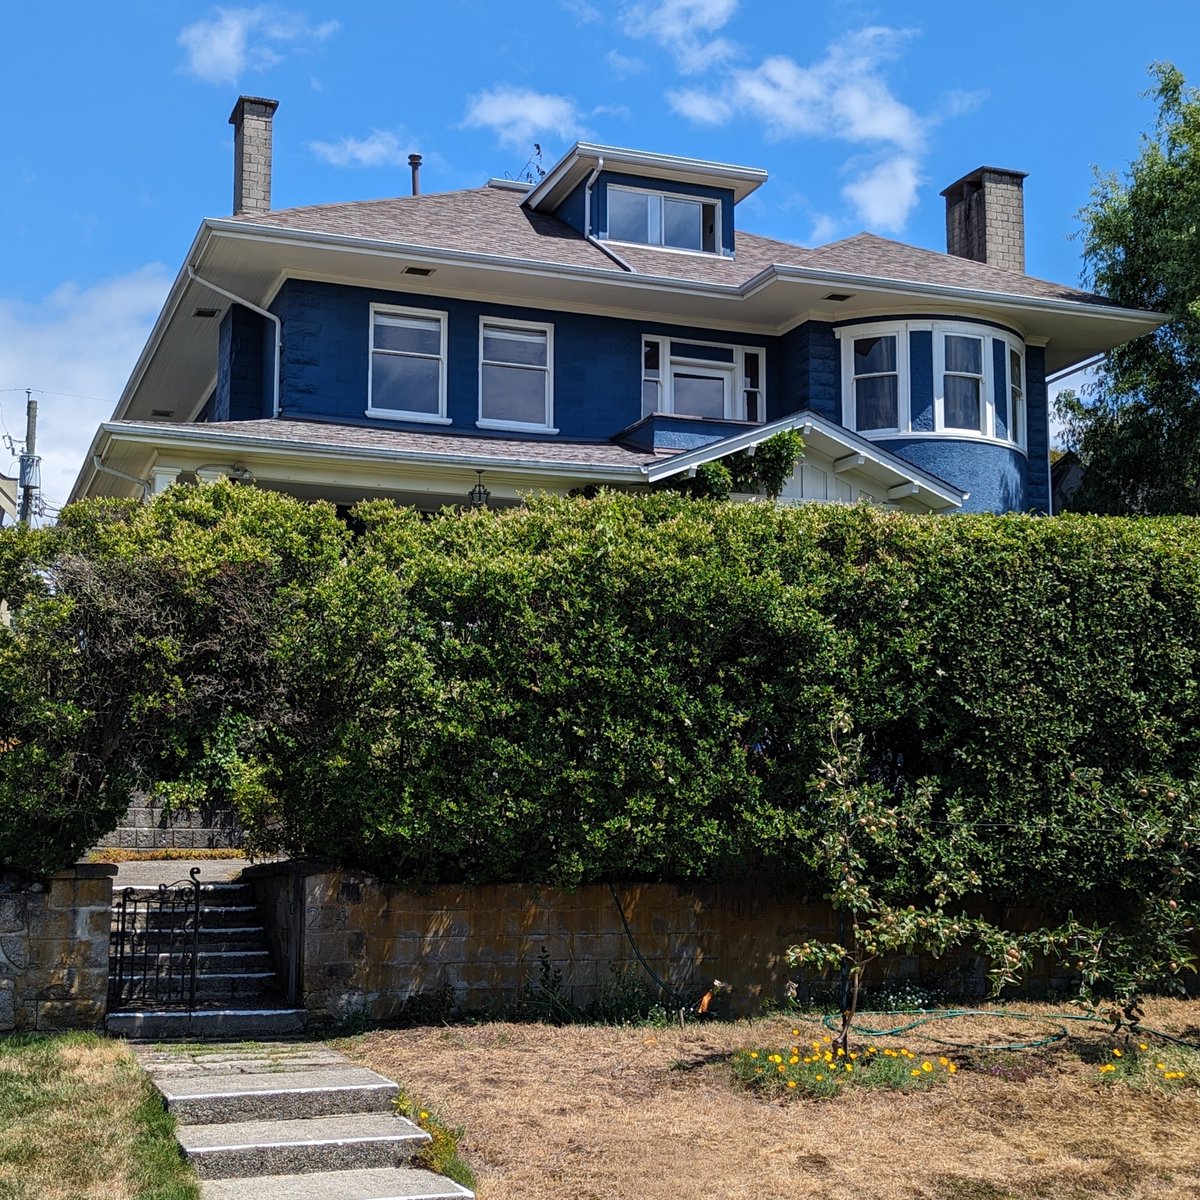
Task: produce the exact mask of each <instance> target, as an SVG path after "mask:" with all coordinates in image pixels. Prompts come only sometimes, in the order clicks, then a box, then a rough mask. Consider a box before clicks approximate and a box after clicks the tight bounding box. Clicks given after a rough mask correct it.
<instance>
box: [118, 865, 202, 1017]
mask: <svg viewBox="0 0 1200 1200" xmlns="http://www.w3.org/2000/svg"><path fill="white" fill-rule="evenodd" d="M188 874H189V876H190V879H181V880H179V881H178V882H176V883H172V884H165V883H160V884H159V885H158V889H157V891H154V892H139V891H138V890H137V889H135V888H125V889H124V890H123V891H122V892H121V896H120V899H119V900H117V902H116V904H115V905H114V906H113V934H112V937H113V947H112V949H113V955H112V957H113V960H114V963H113V968H112V972H111V975H110V982H109V996H108V1000H109V1006H110V1007H111V1008H120V1007H122V1006H124V1005H128V1004H130V1003H135V1002H137V1003H144V1002H150V1003H153V1004H155V1005H164V1006H165V1005H170V1006H173V1007H174V1006H178V1007H185V1008H187V1009H188V1010H189V1011H190V1010H191V1009H193V1008H195V1007H196V965H197V958H198V955H199V946H200V879H199V875H200V868H199V867H193V868H192V869H191V871H189V872H188Z"/></svg>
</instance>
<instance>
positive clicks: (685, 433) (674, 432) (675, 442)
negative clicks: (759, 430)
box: [618, 413, 753, 450]
mask: <svg viewBox="0 0 1200 1200" xmlns="http://www.w3.org/2000/svg"><path fill="white" fill-rule="evenodd" d="M751 428H753V426H752V425H751V424H750V423H749V422H747V421H711V420H707V419H705V418H703V417H677V416H675V415H674V414H673V413H655V414H654V415H653V416H649V417H646V418H645V419H643V420H641V421H639V422H638V423H637V424H636V425H634V426H633V427H632V428H630V429H626V430H623V431H622V433H621V436H620V438H619V439H618V441H620V443H621V444H622V445H623V446H632V447H636V448H638V449H642V450H695V449H696V448H697V447H698V446H707V445H709V444H711V443H712V442H719V441H721V440H722V439H723V438H727V437H733V435H734V434H735V433H740V432H741V431H742V430H743V429H751Z"/></svg>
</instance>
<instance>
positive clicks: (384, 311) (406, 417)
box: [366, 304, 452, 425]
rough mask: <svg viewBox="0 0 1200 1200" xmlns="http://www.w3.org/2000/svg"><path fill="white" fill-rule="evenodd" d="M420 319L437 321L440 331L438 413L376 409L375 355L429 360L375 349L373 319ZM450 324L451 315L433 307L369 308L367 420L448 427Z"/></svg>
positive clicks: (396, 306) (375, 306)
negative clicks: (377, 419) (448, 328)
mask: <svg viewBox="0 0 1200 1200" xmlns="http://www.w3.org/2000/svg"><path fill="white" fill-rule="evenodd" d="M377 315H378V316H388V317H419V318H421V319H422V320H436V321H437V322H438V325H439V326H440V328H441V340H440V343H439V349H438V355H437V361H438V367H439V370H438V410H437V413H436V414H435V413H424V412H411V411H409V410H408V409H403V408H376V407H375V355H376V354H395V355H397V356H400V357H404V358H422V359H431V358H433V355H431V354H410V353H407V352H406V351H402V350H376V349H375V317H376V316H377ZM449 324H450V314H449V313H447V312H444V311H442V310H441V309H436V308H404V307H402V306H401V305H398V304H372V305H370V319H369V323H368V325H367V412H366V415H367V416H368V417H380V418H382V419H384V420H388V421H422V422H425V423H426V424H429V425H449V424H451V423H452V422H451V420H450V418H449V417H448V416H447V415H446V375H447V362H446V345H447V337H448V334H447V327H448V326H449Z"/></svg>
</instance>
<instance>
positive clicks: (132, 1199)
mask: <svg viewBox="0 0 1200 1200" xmlns="http://www.w3.org/2000/svg"><path fill="white" fill-rule="evenodd" d="M199 1195H200V1188H199V1184H198V1183H197V1181H196V1177H195V1175H194V1174H193V1173H192V1171H191V1169H190V1168H189V1167H187V1166H186V1165H185V1164H184V1162H183V1159H182V1157H181V1156H180V1152H179V1147H178V1145H177V1143H176V1141H175V1122H174V1119H173V1118H172V1117H170V1116H168V1115H167V1113H166V1111H165V1110H164V1109H163V1106H162V1100H161V1098H160V1097H159V1095H158V1093H157V1092H156V1091H155V1090H154V1088H153V1087H152V1086H151V1084H150V1082H149V1080H148V1079H147V1077H146V1075H145V1074H144V1073H143V1072H142V1070H141V1068H140V1067H139V1066H138V1065H137V1062H136V1061H135V1059H134V1057H133V1055H132V1054H130V1053H129V1049H128V1047H127V1046H126V1045H125V1044H124V1043H123V1042H119V1041H110V1040H108V1039H106V1038H102V1037H97V1036H96V1035H94V1034H84V1033H68V1034H60V1035H57V1036H51V1035H45V1034H18V1035H15V1036H12V1037H7V1038H0V1200H198V1197H199Z"/></svg>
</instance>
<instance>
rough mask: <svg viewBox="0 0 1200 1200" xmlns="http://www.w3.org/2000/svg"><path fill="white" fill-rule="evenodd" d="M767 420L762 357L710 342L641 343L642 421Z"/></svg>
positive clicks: (745, 349) (655, 339)
mask: <svg viewBox="0 0 1200 1200" xmlns="http://www.w3.org/2000/svg"><path fill="white" fill-rule="evenodd" d="M656 412H661V413H673V414H675V415H676V416H684V417H708V418H711V419H715V420H733V421H756V422H761V421H762V420H763V352H762V351H761V350H755V349H752V348H749V347H742V346H721V345H716V344H712V343H708V342H681V341H672V340H671V339H670V338H665V337H646V338H643V339H642V416H643V417H648V416H650V415H651V414H652V413H656Z"/></svg>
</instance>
